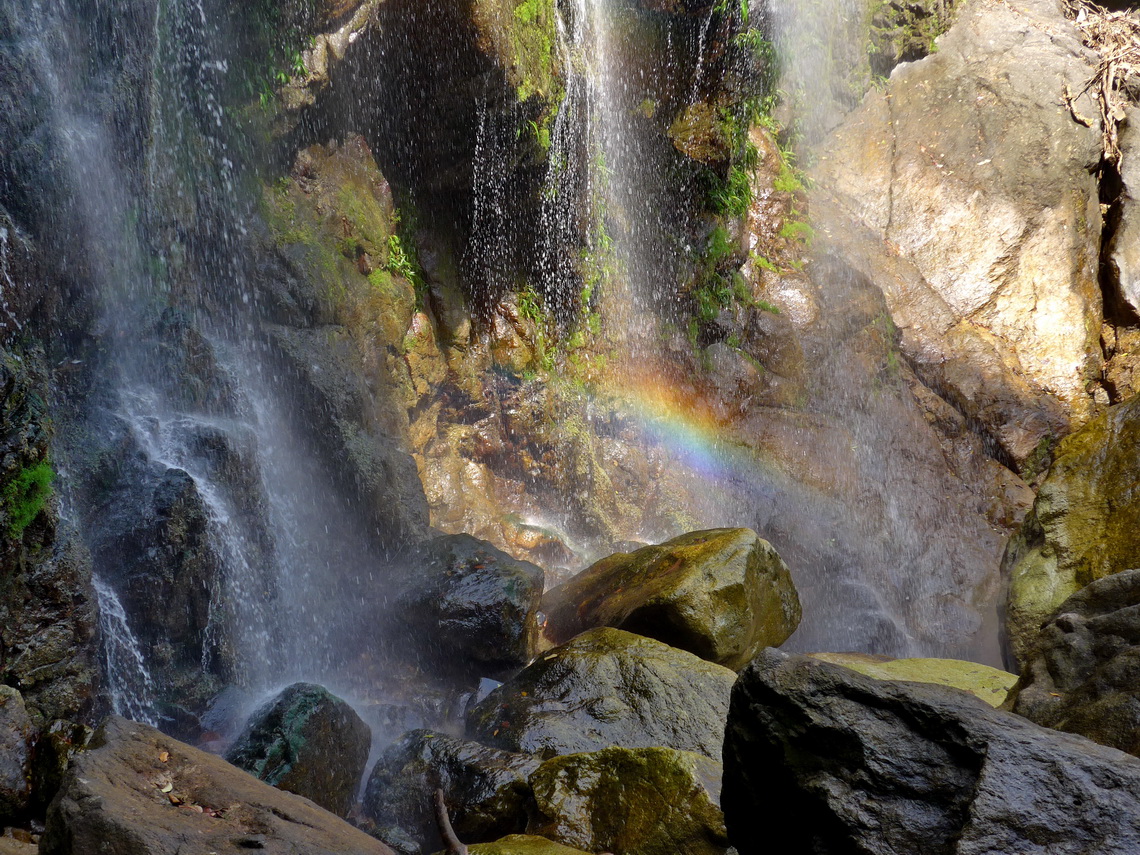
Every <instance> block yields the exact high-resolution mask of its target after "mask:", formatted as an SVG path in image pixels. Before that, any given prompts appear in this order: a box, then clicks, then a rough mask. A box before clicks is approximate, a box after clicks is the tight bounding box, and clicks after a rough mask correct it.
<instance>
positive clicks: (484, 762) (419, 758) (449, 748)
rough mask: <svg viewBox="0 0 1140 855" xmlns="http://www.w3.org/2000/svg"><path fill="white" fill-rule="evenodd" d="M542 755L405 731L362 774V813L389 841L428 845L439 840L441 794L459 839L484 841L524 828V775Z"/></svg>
mask: <svg viewBox="0 0 1140 855" xmlns="http://www.w3.org/2000/svg"><path fill="white" fill-rule="evenodd" d="M540 763H541V761H540V760H538V759H537V758H535V757H532V756H531V755H529V754H515V753H512V752H509V751H500V750H499V749H497V748H488V747H487V746H485V745H480V744H479V743H477V742H468V741H466V740H463V739H456V738H455V737H452V736H447V735H445V734H442V733H436V732H434V731H430V730H413V731H409V732H408V733H405V734H404V735H403V736H402V737H400V738H399V739H398V740H397V741H396V742H395V743H393V744H392V745H390V746H389V747H388V748H387V749H386V750H385V751H384V753H383V754H382V755H381V756H380V759H379V760H377V761H376V766H375V768H373V770H372V773H371V774H370V775H369V777H368V785H367V786H366V787H365V790H364V805H363V813H364V815H365V816H366V817H367V818H368V819H369V820H371V821H372V822H374V823H375V824H376V830H375V831H374V832H373V833H374V834H375V835H376V836H377V837H379V838H381V839H382V840H384V841H385V842H386V843H388V844H389V845H390V846H393V847H394V848H397V849H401V850H409V849H410V848H411V847H409V845H408V844H409V843H410V844H413V845H414V847H415V851H416V852H434V851H436V850H437V849H439V848H440V847H442V846H443V841H442V840H441V839H440V836H439V828H438V826H437V824H436V819H435V813H434V810H433V801H432V800H433V794H434V793H435V790H436V788H437V787H438V788H440V789H442V790H443V793H444V800H445V802H446V803H447V806H448V811H449V813H450V817H451V822H452V825H453V826H454V828H455V833H456V834H457V835H458V836H459V838H460V839H461V840H463V841H464V842H465V843H475V842H487V841H491V840H496V839H498V838H500V837H502V836H504V835H507V834H512V833H515V832H521V831H524V830H525V829H526V816H527V813H526V802H527V799H528V798H529V796H530V785H529V784H528V783H527V778H528V777H529V775H530V774H531V773H532V772H534V771H535V770H536V769H537V768H538V767H539V765H540Z"/></svg>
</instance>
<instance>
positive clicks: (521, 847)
mask: <svg viewBox="0 0 1140 855" xmlns="http://www.w3.org/2000/svg"><path fill="white" fill-rule="evenodd" d="M467 851H468V852H470V853H471V855H592V853H587V852H583V851H582V850H581V849H571V848H570V847H569V846H563V845H562V844H561V843H555V842H554V841H553V840H547V839H546V838H545V837H534V836H532V835H529V834H512V835H510V836H508V837H504V838H503V839H502V840H496V841H495V842H494V843H476V844H475V845H474V846H468V847H467Z"/></svg>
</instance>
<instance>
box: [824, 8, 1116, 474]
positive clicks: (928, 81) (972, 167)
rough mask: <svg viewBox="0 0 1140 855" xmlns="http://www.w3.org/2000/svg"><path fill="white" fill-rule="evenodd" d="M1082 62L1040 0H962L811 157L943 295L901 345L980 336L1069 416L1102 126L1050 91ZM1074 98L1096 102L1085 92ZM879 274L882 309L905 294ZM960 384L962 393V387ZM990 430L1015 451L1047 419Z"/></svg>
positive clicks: (1088, 303) (1092, 372)
mask: <svg viewBox="0 0 1140 855" xmlns="http://www.w3.org/2000/svg"><path fill="white" fill-rule="evenodd" d="M1092 73H1093V69H1092V65H1091V59H1090V58H1089V55H1087V54H1086V53H1085V51H1084V49H1083V48H1082V46H1081V44H1080V42H1079V40H1078V38H1077V35H1076V31H1075V29H1074V28H1073V27H1072V25H1071V24H1070V23H1069V22H1068V21H1067V20H1066V19H1065V18H1064V16H1063V15H1062V14H1061V10H1060V8H1059V7H1058V6H1056V5H1055V4H1054V3H1052V2H1049V0H1034V1H1033V2H1030V3H1027V4H1022V5H1021V6H1019V7H1018V8H1017V9H1013V8H1011V7H1007V6H1003V5H1001V4H998V3H993V2H989V0H980V2H974V3H969V4H965V5H963V6H961V7H960V9H959V10H958V17H957V21H956V23H955V25H954V27H953V28H952V29H951V30H950V32H949V33H947V34H946V35H945V36H943V37H942V38H940V39H939V41H938V51H937V52H936V53H933V54H932V55H931V56H929V57H927V58H926V59H924V60H922V61H920V62H917V63H913V64H910V65H904V66H901V67H900V68H898V69H897V70H896V71H895V72H894V73H893V74H892V76H891V79H890V82H889V83H888V85H887V86H886V88H885V89H884V90H883V91H882V92H878V91H875V92H871V93H870V94H869V95H868V96H867V99H866V101H865V102H864V104H863V105H862V106H861V107H860V108H859V109H858V110H857V111H856V112H855V113H853V114H852V116H851V117H850V118H849V119H848V120H847V121H846V122H845V124H844V125H843V126H842V127H841V128H840V129H839V130H838V131H837V132H836V134H835V135H834V137H833V138H832V139H831V140H830V141H829V143H828V144H827V145H826V147H825V152H824V155H823V157H822V158H821V162H820V167H819V176H820V180H821V181H822V182H823V183H824V184H826V185H827V186H828V187H829V188H831V189H832V190H833V191H834V192H835V193H837V194H838V195H839V197H840V199H841V200H842V202H843V204H844V205H845V206H846V207H847V209H848V210H849V211H850V212H852V213H853V214H854V215H855V216H856V217H857V218H858V219H860V220H862V221H863V222H864V223H865V224H866V225H868V226H869V227H871V228H872V229H873V230H874V231H875V232H876V233H877V234H878V235H879V236H880V237H881V238H882V239H885V240H886V241H888V242H889V245H890V246H891V247H893V248H894V249H895V250H896V251H897V252H898V253H899V254H900V255H902V256H903V257H904V258H906V259H908V260H910V261H912V262H913V263H914V264H915V265H916V266H917V268H918V270H919V272H920V273H921V274H922V276H923V278H924V279H925V281H926V282H927V283H929V285H930V287H931V288H932V289H933V291H934V293H935V294H936V295H937V296H938V297H939V298H941V300H942V301H944V302H945V310H944V314H945V320H944V321H939V320H938V319H937V318H929V319H927V322H928V323H929V322H930V321H933V322H934V323H933V325H932V326H929V327H925V328H923V327H919V326H918V325H917V323H918V321H919V320H920V319H915V321H914V322H913V325H912V324H910V323H908V324H906V326H908V327H910V330H909V332H910V334H911V335H910V338H911V342H910V345H909V346H910V347H911V348H913V349H915V350H919V351H921V350H934V351H941V352H946V353H947V354H948V355H949V354H952V353H953V352H954V351H956V350H959V349H960V348H961V347H963V346H967V347H975V348H976V347H980V346H982V344H983V343H984V344H987V345H989V346H990V347H992V348H993V349H994V351H995V352H996V354H997V356H998V357H999V360H1000V363H999V365H1000V369H1001V373H1002V374H1004V375H1009V376H1013V377H1024V378H1025V380H1026V381H1028V383H1029V384H1030V387H1031V390H1032V394H1033V397H1034V398H1036V399H1039V404H1038V408H1039V409H1040V410H1041V411H1042V413H1043V415H1045V416H1046V419H1045V423H1046V424H1047V423H1048V422H1049V421H1050V419H1049V418H1048V417H1047V416H1048V410H1049V408H1050V407H1052V406H1053V404H1052V402H1053V401H1057V402H1060V403H1061V404H1063V405H1064V408H1065V411H1066V413H1067V415H1068V416H1069V418H1070V419H1071V420H1072V421H1073V422H1075V423H1077V424H1079V423H1081V422H1083V421H1084V420H1086V419H1087V418H1088V417H1089V415H1090V414H1091V412H1092V400H1091V398H1090V397H1089V392H1088V384H1089V382H1090V381H1093V380H1095V379H1097V377H1098V376H1099V371H1100V366H1101V351H1100V347H1099V341H1098V337H1099V332H1100V319H1101V296H1100V287H1099V283H1098V281H1097V265H1098V258H1099V252H1100V223H1101V216H1100V209H1099V207H1098V206H1099V200H1098V195H1097V185H1096V181H1095V179H1094V177H1093V176H1092V175H1091V170H1092V169H1093V168H1094V167H1095V166H1096V164H1097V163H1098V161H1099V159H1100V131H1099V128H1098V127H1097V126H1096V123H1095V122H1094V123H1092V124H1093V127H1085V126H1084V125H1082V124H1080V123H1078V122H1077V121H1076V119H1075V118H1074V116H1073V115H1072V113H1071V112H1070V110H1069V108H1068V107H1067V106H1066V105H1065V101H1064V99H1063V97H1062V96H1063V93H1064V91H1065V87H1066V86H1067V87H1068V88H1069V89H1070V90H1071V91H1072V92H1073V93H1074V97H1076V95H1077V94H1079V93H1081V92H1082V91H1084V84H1085V81H1086V80H1087V79H1088V78H1089V77H1090V76H1091V75H1092ZM1074 110H1076V111H1078V112H1081V113H1082V114H1083V115H1096V108H1095V106H1094V104H1093V101H1092V99H1091V97H1089V96H1084V97H1079V98H1077V100H1076V101H1074ZM880 287H882V289H883V291H884V293H885V294H886V295H887V296H888V300H889V301H890V302H891V304H892V309H893V308H894V307H895V306H896V305H900V304H903V303H904V300H903V296H902V295H901V294H899V292H898V291H897V290H896V289H895V288H894V287H892V285H891V283H890V282H889V281H885V282H882V283H881V284H880ZM900 326H903V322H902V321H900ZM956 340H957V343H956ZM970 342H978V344H970ZM983 365H985V363H984V362H983ZM994 367H998V366H994ZM947 379H948V380H949V381H950V382H951V383H952V385H953V386H956V387H962V386H964V385H966V384H969V382H970V378H969V377H968V376H964V377H961V379H957V378H954V377H949V378H947ZM955 380H956V382H955ZM960 397H961V398H962V400H963V401H968V399H969V397H970V395H969V394H968V389H964V390H963V391H962V392H961V393H960ZM996 436H997V438H998V439H999V441H1000V442H1001V443H1002V446H1003V448H1004V449H1005V451H1006V452H1007V453H1008V454H1009V455H1011V456H1012V457H1013V458H1014V459H1015V460H1018V461H1021V460H1025V459H1026V458H1027V457H1028V456H1029V455H1030V454H1031V453H1032V451H1033V449H1034V447H1035V446H1036V444H1037V442H1039V441H1040V440H1041V439H1043V438H1045V437H1046V436H1048V429H1047V428H1046V427H1045V426H1044V425H1042V426H1041V427H1039V428H1038V429H1037V430H1036V432H1033V431H1031V432H1030V433H1029V434H1028V435H1023V436H1019V435H1017V434H1016V433H1010V434H1007V435H1005V436H1002V431H1001V430H1000V428H999V429H998V431H997V434H996Z"/></svg>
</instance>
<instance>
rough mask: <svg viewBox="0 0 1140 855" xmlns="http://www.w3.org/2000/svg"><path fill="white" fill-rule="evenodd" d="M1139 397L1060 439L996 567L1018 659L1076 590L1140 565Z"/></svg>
mask: <svg viewBox="0 0 1140 855" xmlns="http://www.w3.org/2000/svg"><path fill="white" fill-rule="evenodd" d="M1138 443H1140V398H1136V399H1133V400H1132V401H1130V402H1128V403H1126V404H1120V405H1119V406H1116V407H1113V408H1112V409H1111V410H1109V411H1108V412H1107V413H1105V414H1104V415H1102V416H1100V417H1099V418H1097V419H1095V420H1094V421H1092V422H1090V423H1089V424H1088V425H1086V426H1085V427H1084V428H1083V429H1082V430H1080V431H1078V432H1077V433H1075V434H1073V435H1071V436H1069V437H1067V438H1066V439H1065V440H1064V441H1063V442H1062V443H1061V445H1060V446H1059V447H1058V448H1057V450H1056V452H1055V454H1054V460H1053V467H1052V468H1051V469H1050V470H1049V476H1048V477H1047V478H1046V479H1045V482H1044V483H1043V484H1042V485H1041V488H1040V490H1038V493H1037V500H1036V501H1035V502H1034V504H1033V510H1032V511H1031V512H1030V514H1029V516H1028V517H1026V519H1025V523H1024V525H1023V526H1022V528H1021V531H1020V532H1019V533H1018V534H1017V535H1016V536H1015V537H1014V538H1013V539H1012V540H1011V541H1010V543H1009V546H1008V547H1007V549H1006V553H1005V558H1004V559H1003V561H1002V570H1003V574H1004V575H1006V577H1007V578H1008V579H1009V580H1010V589H1009V603H1008V606H1007V618H1006V619H1007V624H1008V628H1009V637H1010V643H1011V644H1012V646H1013V651H1014V654H1015V655H1016V656H1017V657H1018V659H1023V658H1024V657H1025V655H1026V653H1027V650H1028V649H1029V647H1031V646H1032V645H1033V643H1034V642H1033V639H1034V637H1035V636H1036V633H1037V630H1038V628H1039V627H1040V626H1041V624H1042V623H1043V622H1044V621H1045V620H1046V619H1047V618H1048V617H1049V616H1050V615H1051V614H1052V613H1053V612H1054V611H1055V610H1056V609H1057V608H1058V607H1059V606H1060V605H1061V603H1063V602H1064V601H1065V599H1066V598H1068V597H1069V596H1071V595H1072V594H1074V593H1076V592H1077V591H1078V590H1079V589H1080V588H1083V587H1084V586H1085V585H1088V584H1089V583H1091V582H1093V581H1095V580H1096V579H1101V578H1103V577H1105V576H1109V575H1112V574H1113V573H1119V572H1120V571H1121V570H1128V569H1131V568H1134V567H1137V566H1140V495H1138V494H1137V492H1136V484H1137V483H1138V482H1140V458H1138V457H1137V455H1136V448H1137V444H1138Z"/></svg>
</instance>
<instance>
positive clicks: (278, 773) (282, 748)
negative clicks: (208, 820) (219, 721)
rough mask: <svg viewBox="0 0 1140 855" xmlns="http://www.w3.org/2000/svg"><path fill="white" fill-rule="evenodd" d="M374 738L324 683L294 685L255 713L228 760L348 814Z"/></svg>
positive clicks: (276, 783)
mask: <svg viewBox="0 0 1140 855" xmlns="http://www.w3.org/2000/svg"><path fill="white" fill-rule="evenodd" d="M371 742H372V731H371V730H370V729H369V727H368V725H367V724H365V723H364V721H363V720H362V719H361V718H360V716H358V715H357V714H356V712H355V711H354V710H353V709H352V707H350V706H349V705H348V704H347V703H345V702H344V701H342V700H341V699H340V698H338V697H336V696H335V695H333V694H332V693H330V692H329V691H328V690H327V689H325V688H324V687H323V686H317V685H314V684H312V683H295V684H293V685H292V686H290V687H289V688H287V689H285V690H284V691H283V692H281V694H279V695H278V696H277V697H276V698H274V699H273V700H272V701H270V702H269V703H268V704H266V705H265V706H264V707H262V708H261V709H259V710H258V711H257V712H256V713H254V714H253V717H252V718H250V720H249V723H248V724H246V726H245V730H244V731H243V732H242V733H241V735H240V736H239V737H238V738H237V740H236V741H235V742H234V744H233V746H232V747H231V748H230V750H229V751H228V752H227V754H226V759H227V760H229V762H231V763H233V764H234V765H235V766H237V767H238V768H239V769H244V770H245V771H247V772H249V773H250V774H251V775H254V776H255V777H257V778H260V779H261V780H262V781H265V782H266V783H267V784H271V785H273V786H275V787H277V788H278V789H282V790H288V791H289V792H291V793H296V794H297V795H300V796H305V797H307V798H310V799H312V800H313V801H314V802H316V803H317V804H319V805H320V806H321V807H323V808H325V809H326V810H329V811H332V812H333V813H335V814H337V815H338V816H346V815H347V814H348V812H349V810H351V808H352V806H353V804H354V803H355V801H356V788H357V786H358V785H359V783H360V776H361V775H363V774H364V766H365V764H366V763H367V762H368V749H369V746H370V745H371Z"/></svg>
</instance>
